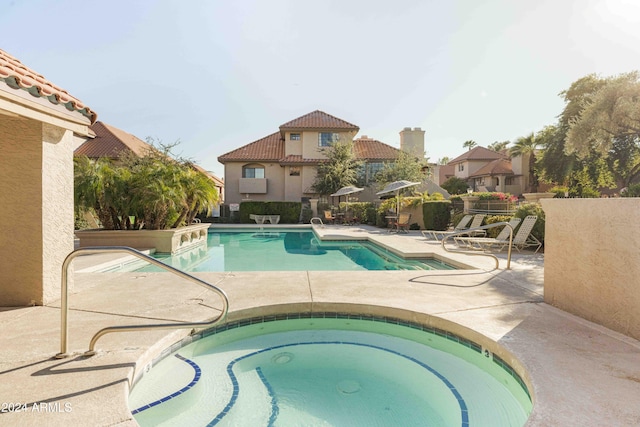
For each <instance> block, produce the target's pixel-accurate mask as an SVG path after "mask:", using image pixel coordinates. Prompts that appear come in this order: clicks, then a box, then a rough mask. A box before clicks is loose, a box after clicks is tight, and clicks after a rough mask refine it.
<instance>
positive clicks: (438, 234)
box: [422, 214, 487, 240]
mask: <svg viewBox="0 0 640 427" xmlns="http://www.w3.org/2000/svg"><path fill="white" fill-rule="evenodd" d="M485 216H486V215H484V214H475V215H474V216H473V221H471V225H469V227H468V228H467V227H466V226H463V227H462V228H458V227H460V223H462V222H463V221H464V220H465V219H466V221H467V224H468V223H469V219H470V218H467V217H471V215H466V216H465V217H464V218H462V220H461V221H460V223H458V225H456V228H454V229H453V230H446V231H438V230H422V235H423V236H424V237H426V238H429V237H430V236H431V237H433V238H434V239H436V240H442V239H443V238H444V236H448V235H450V234H454V233H459V232H461V231H464V230H467V229H471V228H478V227H480V226H481V225H482V221H484V217H485ZM486 234H487V232H486V231H484V230H476V231H471V232H469V233H468V234H465V235H466V236H478V237H481V236H484V235H486Z"/></svg>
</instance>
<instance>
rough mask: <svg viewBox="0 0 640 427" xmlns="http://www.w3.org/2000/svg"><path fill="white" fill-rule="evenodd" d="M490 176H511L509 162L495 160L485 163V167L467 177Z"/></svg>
mask: <svg viewBox="0 0 640 427" xmlns="http://www.w3.org/2000/svg"><path fill="white" fill-rule="evenodd" d="M492 175H513V169H512V168H511V160H508V159H496V160H494V161H492V162H489V163H487V164H486V165H484V166H483V167H481V168H480V169H478V170H477V171H475V172H474V173H473V174H471V175H469V178H476V177H481V176H492Z"/></svg>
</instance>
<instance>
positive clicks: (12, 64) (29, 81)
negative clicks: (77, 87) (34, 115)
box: [0, 49, 98, 123]
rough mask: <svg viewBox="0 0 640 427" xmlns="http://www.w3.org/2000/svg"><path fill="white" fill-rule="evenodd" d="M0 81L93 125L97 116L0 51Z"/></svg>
mask: <svg viewBox="0 0 640 427" xmlns="http://www.w3.org/2000/svg"><path fill="white" fill-rule="evenodd" d="M0 81H4V82H5V83H6V84H7V85H8V86H9V87H10V88H12V89H15V90H20V89H23V90H26V91H27V92H29V93H30V94H31V95H32V96H35V97H37V98H47V99H48V100H49V102H51V103H52V104H55V105H57V104H63V105H64V106H65V107H66V108H67V109H68V110H69V111H77V112H79V113H80V114H82V115H84V116H85V117H87V118H88V119H89V120H91V123H95V121H96V119H97V118H98V115H97V114H96V113H95V112H94V111H92V110H91V109H90V108H89V107H87V106H86V105H84V104H83V103H82V102H81V101H80V100H79V99H77V98H74V97H73V96H71V95H69V93H68V92H67V91H65V90H64V89H62V88H60V87H58V86H56V85H55V84H53V83H51V82H50V81H49V80H47V79H46V78H44V76H42V75H40V74H38V73H36V72H35V71H33V70H32V69H30V68H28V67H26V66H25V65H23V64H22V62H20V61H19V60H18V59H16V58H14V57H13V56H11V55H9V54H8V53H7V52H5V51H4V50H2V49H0Z"/></svg>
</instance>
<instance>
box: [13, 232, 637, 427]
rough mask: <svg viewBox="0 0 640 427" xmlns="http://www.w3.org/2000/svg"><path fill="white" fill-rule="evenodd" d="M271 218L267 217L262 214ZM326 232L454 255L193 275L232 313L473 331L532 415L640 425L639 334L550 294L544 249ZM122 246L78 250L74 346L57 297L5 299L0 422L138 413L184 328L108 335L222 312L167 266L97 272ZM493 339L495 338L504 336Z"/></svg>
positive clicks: (402, 249)
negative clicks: (40, 302)
mask: <svg viewBox="0 0 640 427" xmlns="http://www.w3.org/2000/svg"><path fill="white" fill-rule="evenodd" d="M265 227H267V226H265ZM316 231H317V233H318V234H319V235H320V237H321V238H323V239H358V240H362V239H370V240H372V241H374V242H376V243H378V244H380V245H382V246H384V247H386V248H388V249H391V250H394V251H396V252H399V253H402V254H404V255H406V256H429V255H432V256H436V257H442V258H448V259H450V260H452V261H453V262H454V263H456V264H459V265H466V266H468V268H466V269H462V270H454V271H382V272H376V271H358V272H330V271H329V272H326V271H301V272H262V273H259V274H257V273H251V272H224V273H195V274H194V275H195V276H197V277H198V278H201V279H203V280H206V281H208V282H209V283H212V284H215V285H217V286H218V287H220V288H221V289H223V290H224V291H225V292H226V293H227V295H228V297H229V315H228V319H229V320H237V319H240V318H244V317H256V316H262V315H270V314H280V313H293V312H347V311H348V312H357V313H363V314H374V315H379V316H389V317H397V318H402V319H407V320H411V321H416V322H423V323H427V324H430V325H434V326H438V327H441V328H443V329H447V330H450V331H451V332H454V333H457V334H459V335H462V336H465V337H467V338H469V339H472V340H474V341H476V342H478V343H480V344H482V345H483V346H485V347H487V348H489V349H491V351H492V352H493V353H495V354H497V355H499V356H500V357H501V358H502V359H503V360H505V361H507V362H508V363H509V364H511V366H512V367H514V369H516V370H518V371H519V372H520V373H521V374H522V377H523V378H524V379H525V381H526V382H527V383H528V384H529V386H530V389H531V392H532V396H533V398H534V409H533V413H532V415H531V417H530V419H529V421H528V423H527V425H529V426H550V425H582V426H602V425H617V426H623V425H639V424H640V407H639V406H638V402H637V400H638V396H640V368H638V367H639V366H640V342H638V341H637V340H634V339H632V338H629V337H627V336H624V335H622V334H619V333H616V332H614V331H611V330H609V329H606V328H604V327H601V326H599V325H596V324H593V323H591V322H588V321H586V320H584V319H582V318H579V317H576V316H573V315H571V314H568V313H566V312H564V311H561V310H559V309H556V308H554V307H552V306H550V305H548V304H545V303H544V301H543V279H544V254H540V253H538V254H533V253H532V252H523V253H517V252H515V253H514V254H513V260H512V265H511V269H510V270H506V269H505V266H506V253H501V254H498V258H499V259H500V269H497V270H495V269H493V265H494V261H493V260H492V259H490V258H486V257H480V256H469V255H466V254H450V253H446V252H444V251H443V250H442V248H441V246H440V245H439V244H438V243H434V242H427V241H426V240H425V239H424V237H423V236H422V235H421V234H420V232H419V231H409V232H408V233H407V234H400V235H399V234H390V233H388V232H387V230H386V229H380V228H375V227H369V226H337V225H336V226H325V227H323V228H320V227H318V228H316ZM112 257H113V255H109V256H107V255H91V256H83V257H81V258H79V259H77V260H76V261H74V264H73V268H75V271H76V273H75V274H74V275H73V281H74V287H73V292H72V294H70V297H69V303H70V307H71V310H70V314H69V325H70V330H69V351H70V352H72V353H73V354H72V356H71V357H69V358H66V359H54V358H53V357H54V356H55V355H56V354H57V353H58V352H59V351H60V308H59V307H60V305H59V303H57V304H52V305H49V306H43V307H26V308H4V309H2V308H0V322H1V323H2V324H3V325H5V327H4V329H3V330H4V333H3V334H2V336H0V396H1V397H2V399H0V401H1V402H3V404H4V403H7V404H13V405H15V404H20V405H21V406H20V408H24V410H22V411H20V412H17V411H15V410H13V411H9V410H8V407H5V406H3V407H2V409H3V411H2V413H0V424H2V425H12V426H31V425H49V426H58V425H59V426H63V425H64V426H69V425H95V426H114V425H118V426H128V425H131V426H133V425H136V422H135V420H134V419H133V417H132V416H131V413H130V411H129V408H128V406H127V395H128V392H129V384H130V382H131V381H132V380H133V378H134V376H135V375H136V372H139V371H140V370H143V369H144V367H145V366H146V365H147V364H148V363H149V362H150V361H151V360H153V359H154V358H155V357H157V356H158V355H159V354H160V353H161V352H162V350H163V349H166V348H168V347H170V346H171V345H172V344H174V343H175V342H177V341H179V340H180V339H182V338H183V337H185V336H187V335H188V334H189V332H190V331H189V330H173V331H172V330H160V331H151V332H131V333H122V334H109V335H106V336H104V337H103V338H101V339H100V341H99V342H98V345H97V348H98V349H99V351H98V354H97V355H95V356H93V357H85V356H83V355H82V353H83V352H84V351H86V350H87V349H88V345H89V340H90V338H91V336H92V335H93V334H94V333H95V332H97V331H98V330H99V329H101V328H103V327H106V326H111V325H124V324H144V323H158V322H159V321H160V322H165V321H194V320H204V319H206V318H210V317H213V316H214V315H215V313H216V312H217V311H216V309H219V308H220V306H221V304H220V302H219V300H217V299H216V297H215V295H213V294H211V293H209V292H207V291H206V290H204V289H202V288H200V287H198V286H194V285H193V284H191V283H188V282H187V281H182V280H179V281H178V280H176V279H175V278H174V277H173V276H169V275H167V274H166V273H139V272H138V273H136V272H133V273H96V272H92V271H91V267H92V266H95V265H98V264H103V263H104V262H107V261H112ZM496 343H497V344H496Z"/></svg>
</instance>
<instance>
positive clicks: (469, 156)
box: [448, 147, 508, 164]
mask: <svg viewBox="0 0 640 427" xmlns="http://www.w3.org/2000/svg"><path fill="white" fill-rule="evenodd" d="M506 158H508V156H506V155H505V154H502V153H497V152H495V151H493V150H489V149H488V148H484V147H474V148H472V149H471V150H469V151H467V152H466V153H464V154H462V155H460V156H458V157H456V158H455V159H453V160H450V161H449V163H448V164H455V163H459V162H463V161H469V160H495V159H506Z"/></svg>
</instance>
